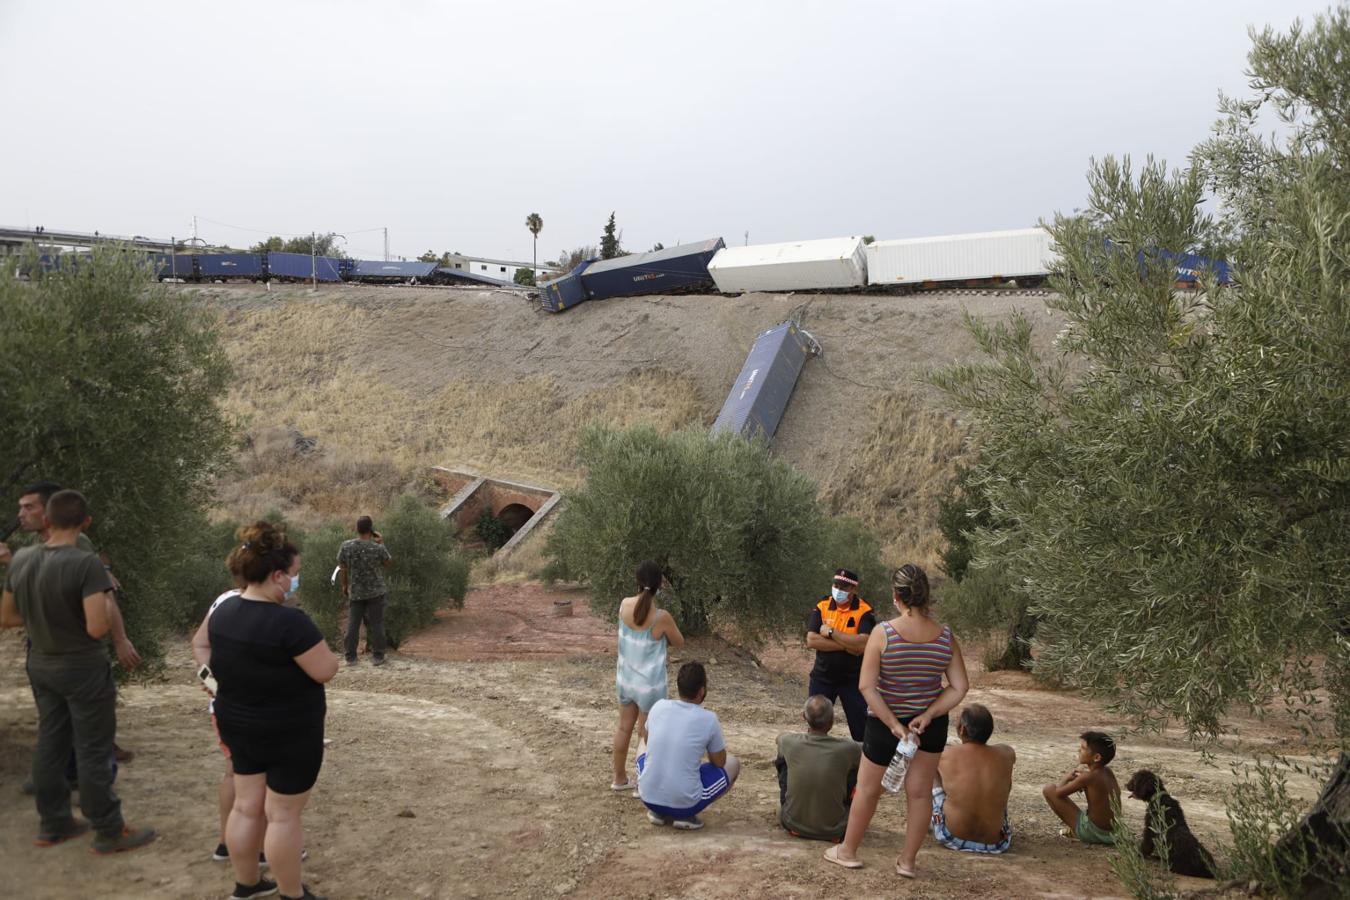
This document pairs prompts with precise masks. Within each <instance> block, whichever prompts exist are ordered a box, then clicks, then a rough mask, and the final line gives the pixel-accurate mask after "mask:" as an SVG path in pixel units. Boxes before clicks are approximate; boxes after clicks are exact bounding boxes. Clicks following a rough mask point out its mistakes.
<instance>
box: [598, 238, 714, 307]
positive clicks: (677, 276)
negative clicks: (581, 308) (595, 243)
mask: <svg viewBox="0 0 1350 900" xmlns="http://www.w3.org/2000/svg"><path fill="white" fill-rule="evenodd" d="M723 246H725V245H724V244H723V243H722V239H721V238H713V239H712V240H707V241H700V242H698V243H696V244H681V245H679V246H678V247H668V248H666V249H664V250H653V251H651V252H649V253H634V254H630V255H629V256H620V257H617V258H616V259H604V260H600V261H599V262H597V263H595V264H594V265H592V266H591V267H590V268H588V269H587V270H586V274H584V275H583V276H582V277H581V280H582V282H583V284H584V285H585V287H586V293H587V295H589V297H590V299H592V300H606V299H608V298H610V297H635V296H637V295H639V294H667V293H674V292H676V291H682V290H688V289H690V288H694V287H699V286H701V285H705V284H706V285H709V286H711V285H712V283H713V280H712V276H711V275H709V274H708V263H709V262H711V261H712V258H713V256H714V255H716V253H717V251H718V250H721V249H722V247H723Z"/></svg>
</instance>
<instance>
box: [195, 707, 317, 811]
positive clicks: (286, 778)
mask: <svg viewBox="0 0 1350 900" xmlns="http://www.w3.org/2000/svg"><path fill="white" fill-rule="evenodd" d="M279 731H280V733H278V734H273V735H261V734H257V733H253V732H251V731H249V732H236V731H234V730H232V729H230V728H229V727H228V726H227V725H226V724H225V723H224V722H221V723H220V736H221V740H222V741H223V742H224V744H225V746H227V747H228V748H229V749H230V762H231V763H233V765H234V774H236V775H262V774H264V773H265V774H266V775H267V786H268V787H269V788H271V789H272V791H273V792H274V793H277V794H303V793H304V792H305V791H307V790H309V789H310V788H312V787H314V783H315V782H316V781H318V780H319V769H321V768H323V726H322V725H321V726H319V727H318V728H298V729H287V730H284V731H281V730H280V729H279Z"/></svg>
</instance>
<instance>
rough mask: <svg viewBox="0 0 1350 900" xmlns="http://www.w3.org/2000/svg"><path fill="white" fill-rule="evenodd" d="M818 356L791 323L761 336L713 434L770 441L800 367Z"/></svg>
mask: <svg viewBox="0 0 1350 900" xmlns="http://www.w3.org/2000/svg"><path fill="white" fill-rule="evenodd" d="M819 352H820V347H819V345H817V344H816V342H815V340H814V339H813V338H812V337H811V336H810V335H809V334H807V333H806V332H804V331H802V330H801V328H799V327H798V326H797V325H796V324H794V323H792V322H784V323H782V324H781V325H775V326H774V327H773V328H770V329H768V330H767V331H764V332H761V333H760V335H759V336H758V337H756V338H755V343H754V345H753V346H752V347H751V348H750V355H749V356H747V357H746V358H745V365H744V366H743V367H741V373H740V374H739V375H737V376H736V382H735V384H733V385H732V387H731V393H730V394H728V395H727V399H726V402H725V403H724V404H722V411H721V412H720V413H718V414H717V421H715V422H713V426H712V433H713V434H714V435H715V434H718V433H719V432H722V431H731V432H735V433H736V434H742V435H745V436H746V437H756V436H759V435H762V436H763V437H764V439H765V440H773V436H774V434H775V433H776V432H777V431H778V424H779V423H780V422H781V421H782V420H783V414H784V413H785V412H787V406H788V401H789V400H791V399H792V390H793V388H794V387H796V385H797V376H799V375H800V374H801V371H802V366H803V365H805V364H806V360H807V358H808V357H810V356H814V355H815V354H816V353H819Z"/></svg>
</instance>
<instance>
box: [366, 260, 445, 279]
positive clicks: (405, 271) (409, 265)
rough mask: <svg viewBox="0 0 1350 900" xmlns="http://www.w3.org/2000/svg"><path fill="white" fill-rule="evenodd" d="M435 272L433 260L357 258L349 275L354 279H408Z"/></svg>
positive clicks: (425, 277)
mask: <svg viewBox="0 0 1350 900" xmlns="http://www.w3.org/2000/svg"><path fill="white" fill-rule="evenodd" d="M435 273H436V263H434V262H426V263H424V262H417V261H413V262H379V261H377V260H373V259H358V260H357V261H356V265H355V267H354V268H353V269H352V274H351V277H352V278H353V279H355V280H356V281H408V280H410V279H411V280H418V279H427V278H430V277H431V276H432V275H434V274H435Z"/></svg>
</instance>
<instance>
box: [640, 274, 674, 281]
mask: <svg viewBox="0 0 1350 900" xmlns="http://www.w3.org/2000/svg"><path fill="white" fill-rule="evenodd" d="M665 274H666V273H665V272H648V273H647V274H646V275H634V276H633V280H634V281H655V280H656V279H658V278H664V277H665Z"/></svg>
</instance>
